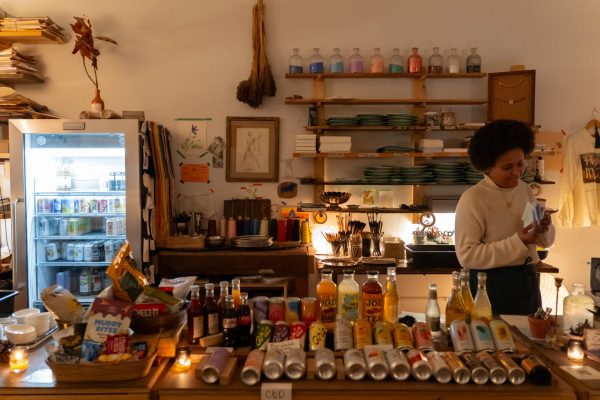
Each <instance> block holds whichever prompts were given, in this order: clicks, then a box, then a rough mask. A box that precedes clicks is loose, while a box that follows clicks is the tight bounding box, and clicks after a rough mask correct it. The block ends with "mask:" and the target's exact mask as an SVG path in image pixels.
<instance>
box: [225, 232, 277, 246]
mask: <svg viewBox="0 0 600 400" xmlns="http://www.w3.org/2000/svg"><path fill="white" fill-rule="evenodd" d="M232 241H233V245H234V246H235V247H240V248H254V247H269V246H271V245H272V244H273V238H272V237H271V236H262V235H245V236H236V237H234V238H233V239H232Z"/></svg>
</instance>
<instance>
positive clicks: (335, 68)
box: [329, 47, 344, 74]
mask: <svg viewBox="0 0 600 400" xmlns="http://www.w3.org/2000/svg"><path fill="white" fill-rule="evenodd" d="M329 72H331V73H332V74H338V73H342V72H344V57H342V56H341V55H340V49H339V48H337V47H336V48H335V49H333V55H332V56H331V57H330V58H329Z"/></svg>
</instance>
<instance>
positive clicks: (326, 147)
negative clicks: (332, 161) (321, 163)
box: [319, 136, 352, 153]
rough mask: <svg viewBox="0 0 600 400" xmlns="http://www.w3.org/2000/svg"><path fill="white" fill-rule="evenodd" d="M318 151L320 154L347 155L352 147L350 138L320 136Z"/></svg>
mask: <svg viewBox="0 0 600 400" xmlns="http://www.w3.org/2000/svg"><path fill="white" fill-rule="evenodd" d="M319 143H320V145H319V151H320V152H322V153H347V152H349V151H350V147H352V138H351V137H350V136H321V137H320V138H319Z"/></svg>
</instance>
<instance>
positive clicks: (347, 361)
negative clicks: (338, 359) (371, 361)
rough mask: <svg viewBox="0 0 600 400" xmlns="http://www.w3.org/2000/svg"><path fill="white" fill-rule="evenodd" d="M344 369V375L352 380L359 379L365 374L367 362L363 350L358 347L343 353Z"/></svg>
mask: <svg viewBox="0 0 600 400" xmlns="http://www.w3.org/2000/svg"><path fill="white" fill-rule="evenodd" d="M344 370H345V371H346V376H347V377H348V378H350V379H352V380H353V381H360V380H361V379H363V378H364V377H365V375H366V374H367V363H366V362H365V356H364V355H363V352H362V351H361V350H358V349H349V350H346V352H345V353H344Z"/></svg>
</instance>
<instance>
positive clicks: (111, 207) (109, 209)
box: [106, 197, 115, 214]
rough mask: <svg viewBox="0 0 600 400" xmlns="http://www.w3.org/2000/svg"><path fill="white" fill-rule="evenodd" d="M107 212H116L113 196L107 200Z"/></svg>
mask: <svg viewBox="0 0 600 400" xmlns="http://www.w3.org/2000/svg"><path fill="white" fill-rule="evenodd" d="M106 212H107V213H110V214H113V213H114V212H115V199H113V198H112V197H111V198H110V199H107V200H106Z"/></svg>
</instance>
